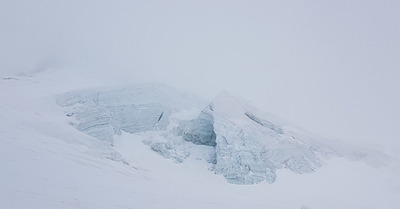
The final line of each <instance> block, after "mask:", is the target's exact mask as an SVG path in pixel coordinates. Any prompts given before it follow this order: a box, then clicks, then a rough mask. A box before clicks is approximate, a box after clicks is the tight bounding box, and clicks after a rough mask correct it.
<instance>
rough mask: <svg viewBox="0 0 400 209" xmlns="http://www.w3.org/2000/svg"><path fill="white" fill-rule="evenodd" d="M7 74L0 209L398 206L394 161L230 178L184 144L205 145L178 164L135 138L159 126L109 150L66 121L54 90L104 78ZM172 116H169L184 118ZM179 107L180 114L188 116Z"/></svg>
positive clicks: (0, 135)
mask: <svg viewBox="0 0 400 209" xmlns="http://www.w3.org/2000/svg"><path fill="white" fill-rule="evenodd" d="M14 78H15V79H2V80H0V92H1V95H2V100H1V103H0V127H1V128H0V171H1V172H0V185H1V187H0V208H8V209H17V208H18V209H19V208H42V209H47V208H49V209H50V208H276V209H281V208H282V209H283V208H285V209H287V208H289V209H290V208H294V209H295V208H296V209H300V208H302V207H307V208H311V209H313V208H327V209H330V208H332V209H333V208H349V209H351V208H367V209H368V208H370V209H373V208H389V209H392V208H393V209H395V208H398V205H400V181H399V179H398V177H397V176H398V175H396V174H398V173H396V172H397V171H398V170H397V169H398V167H393V166H394V165H397V162H395V164H388V165H386V166H380V167H374V166H371V165H370V164H368V165H367V164H366V163H365V162H363V161H349V160H346V159H344V158H340V157H338V158H332V159H331V160H328V161H327V162H326V163H325V165H324V166H322V167H321V168H319V169H317V170H316V171H315V172H312V173H308V174H294V173H292V172H290V171H289V170H286V169H283V170H277V176H278V178H277V179H276V182H275V183H274V184H268V183H267V182H262V183H259V184H256V185H246V186H243V185H234V184H229V183H227V182H226V180H225V179H224V178H223V176H218V175H215V174H214V173H213V172H210V171H209V170H208V168H209V163H208V162H207V161H205V160H204V158H207V156H203V154H204V152H200V151H199V150H198V149H193V150H190V146H200V147H202V148H204V150H205V151H206V152H207V150H209V149H210V147H212V146H205V145H196V144H194V143H192V142H188V141H186V142H187V144H186V143H185V142H183V144H181V146H185V147H186V148H187V149H189V151H190V152H191V155H190V156H188V157H187V158H185V160H184V161H183V163H176V162H174V161H172V160H169V159H165V158H163V157H161V156H160V155H159V154H158V153H156V152H154V151H153V150H152V147H151V146H148V145H146V144H143V143H142V140H145V141H146V140H149V138H154V139H153V140H154V141H160V140H161V141H162V140H165V139H166V137H165V135H163V134H161V135H160V133H161V132H153V131H150V132H145V133H126V132H124V131H121V135H117V136H116V137H114V138H113V144H114V146H113V147H112V146H110V145H109V143H106V142H102V141H100V140H98V139H95V138H93V137H91V136H89V135H87V134H84V133H82V132H80V131H78V130H77V129H75V128H74V127H73V126H71V124H70V123H76V122H77V121H76V120H75V119H74V118H73V117H66V115H65V113H64V112H63V111H64V109H63V108H61V107H59V106H58V105H57V104H56V102H55V99H54V97H55V95H59V94H62V93H64V92H71V91H76V90H77V89H83V88H91V87H96V86H100V84H103V82H99V83H97V81H91V80H90V79H88V77H83V78H81V77H79V76H74V75H68V74H62V73H60V72H45V73H43V74H39V75H34V76H31V77H24V76H19V77H14ZM80 79H81V80H80ZM179 114H181V115H179ZM179 114H178V113H177V114H176V115H175V116H174V117H176V118H185V114H184V113H179ZM187 114H188V115H189V116H187V118H188V119H189V118H194V117H196V115H194V116H193V115H190V114H191V113H189V112H188V113H187ZM214 119H215V118H214ZM216 121H218V119H216ZM169 125H173V124H169ZM169 125H168V126H169ZM175 125H179V124H175ZM167 129H168V127H167ZM215 130H217V131H218V128H217V127H216V129H215ZM283 130H284V127H283ZM157 137H159V139H156V138H157ZM216 140H218V139H216ZM341 150H343V149H341ZM197 151H199V152H197ZM364 154H365V153H364ZM366 154H370V153H366ZM372 156H374V155H372ZM374 159H375V157H374ZM377 160H378V161H381V159H377ZM395 171H396V172H395Z"/></svg>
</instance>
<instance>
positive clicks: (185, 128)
mask: <svg viewBox="0 0 400 209" xmlns="http://www.w3.org/2000/svg"><path fill="white" fill-rule="evenodd" d="M178 133H179V135H181V136H182V138H183V139H184V140H186V141H190V142H192V143H194V144H199V145H207V146H215V145H216V142H215V139H216V135H215V132H214V116H213V114H212V106H211V105H210V106H209V107H208V108H206V109H204V110H203V111H202V112H201V113H200V114H199V116H198V117H197V118H195V119H193V120H191V121H183V122H182V123H181V125H180V126H179V127H178Z"/></svg>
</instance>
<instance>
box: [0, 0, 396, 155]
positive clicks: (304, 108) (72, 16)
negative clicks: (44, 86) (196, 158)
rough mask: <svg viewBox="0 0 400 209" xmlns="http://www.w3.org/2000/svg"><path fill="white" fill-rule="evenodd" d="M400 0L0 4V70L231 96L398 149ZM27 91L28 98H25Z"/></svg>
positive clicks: (307, 124)
mask: <svg viewBox="0 0 400 209" xmlns="http://www.w3.org/2000/svg"><path fill="white" fill-rule="evenodd" d="M399 9H400V3H399V2H398V1H389V0H387V1H373V0H367V1H361V0H359V1H355V0H351V1H344V0H340V1H330V0H329V1H312V0H304V1H225V0H223V1H176V0H174V1H124V0H118V1H117V0H115V1H110V0H96V1H94V0H87V1H78V0H70V1H54V0H37V1H26V0H25V1H19V0H0V73H1V75H17V74H21V73H25V74H29V73H37V72H46V71H57V70H58V71H66V72H71V73H74V74H76V75H80V74H82V75H86V76H90V79H101V80H103V81H104V82H105V84H107V82H108V81H110V82H121V83H127V82H132V83H134V82H161V83H167V84H169V85H171V86H174V87H176V88H178V89H181V90H184V91H189V92H193V93H196V94H198V95H200V96H203V97H206V98H210V99H212V97H214V96H216V95H217V94H218V93H219V92H220V91H222V90H227V91H229V92H230V93H231V94H233V95H237V96H239V97H242V98H244V99H246V100H249V101H251V102H252V103H253V104H254V105H255V106H256V107H258V108H259V109H261V110H263V111H266V112H270V113H272V114H274V115H277V116H279V117H281V118H284V119H286V120H287V121H290V122H293V123H294V124H297V125H299V126H301V127H304V128H306V129H308V130H310V131H312V132H315V133H317V134H320V135H322V136H325V137H328V138H333V139H340V140H342V141H347V142H349V143H353V144H358V145H360V146H368V147H376V148H379V149H383V150H386V151H389V152H393V153H394V152H395V151H396V150H399V149H400V143H399V136H398V131H397V130H398V126H399V125H400V111H399V109H398V107H400V97H399V95H400V82H399V81H400V59H399V58H400V39H399V37H400V15H399ZM27 93H29V92H27Z"/></svg>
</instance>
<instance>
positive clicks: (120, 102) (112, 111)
mask: <svg viewBox="0 0 400 209" xmlns="http://www.w3.org/2000/svg"><path fill="white" fill-rule="evenodd" d="M57 102H58V104H59V105H60V106H62V107H65V108H66V111H67V116H70V117H72V116H73V117H75V118H76V119H77V123H76V124H75V127H76V128H77V129H78V130H80V131H82V132H85V133H87V134H89V135H91V136H93V137H95V138H97V139H100V140H103V141H106V142H109V143H111V144H112V141H113V136H114V135H115V134H120V133H121V131H125V132H129V133H138V132H144V131H156V130H164V129H165V128H166V127H167V126H168V124H169V120H168V118H169V116H170V115H171V113H173V112H176V111H180V110H182V109H185V108H189V107H191V106H193V105H194V104H193V103H195V102H197V101H196V99H195V98H192V96H190V95H187V94H184V93H181V92H179V91H177V90H175V89H173V88H171V87H169V86H167V85H161V84H138V85H133V86H129V87H124V88H117V89H91V90H82V91H75V92H68V93H65V94H62V95H59V96H58V97H57Z"/></svg>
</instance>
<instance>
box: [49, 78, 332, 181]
mask: <svg viewBox="0 0 400 209" xmlns="http://www.w3.org/2000/svg"><path fill="white" fill-rule="evenodd" d="M56 100H57V103H58V105H59V106H61V107H62V108H63V109H64V111H65V113H66V116H67V117H71V118H73V119H74V121H73V122H72V123H71V124H72V125H73V126H74V127H75V128H77V129H78V130H80V131H82V132H84V133H86V134H88V135H90V136H92V137H94V138H97V139H99V140H102V141H104V142H106V143H109V144H111V145H113V140H114V137H115V136H118V135H121V133H122V132H128V133H137V134H142V136H143V138H144V140H143V143H145V144H147V145H149V146H150V148H151V149H152V150H153V151H155V152H158V153H159V154H160V155H161V156H163V157H165V158H169V159H172V160H174V161H175V162H177V163H181V162H184V161H185V160H186V159H187V158H190V157H191V155H193V154H194V153H199V152H201V153H203V154H202V155H203V157H201V158H202V159H203V160H204V161H205V162H206V163H208V168H209V170H211V171H212V172H214V173H215V174H218V175H222V176H223V177H224V178H225V179H226V180H227V181H228V182H229V183H232V184H257V183H260V182H263V181H267V182H268V183H273V182H274V181H275V179H276V171H277V169H283V168H284V169H289V170H291V171H292V172H294V173H310V172H313V171H314V170H316V169H317V168H319V167H320V166H322V164H323V161H324V158H325V157H328V156H332V155H336V156H339V155H340V154H338V153H337V150H336V149H335V146H333V145H334V144H333V143H332V142H330V141H327V140H325V139H318V138H315V137H310V135H308V134H307V133H303V132H301V131H299V130H296V129H294V128H291V127H290V126H288V125H287V124H285V123H283V122H281V121H280V120H279V119H276V118H274V117H272V116H270V115H267V114H265V113H263V112H261V111H259V110H257V108H255V107H253V106H251V105H249V104H248V103H247V102H245V101H244V100H242V99H239V98H236V97H234V96H231V95H230V94H229V93H227V92H222V93H221V94H219V95H218V96H217V97H216V98H214V99H213V100H212V101H209V102H207V101H204V100H202V99H199V98H198V97H196V96H193V95H190V94H185V93H182V92H179V91H178V90H176V89H174V88H171V87H169V86H166V85H159V84H138V85H133V86H129V87H123V88H113V89H107V88H105V89H87V90H81V91H74V92H67V93H64V94H61V95H58V96H57V98H56ZM189 110H192V113H193V114H191V116H190V117H189V116H188V117H183V118H182V117H178V116H177V115H179V114H180V113H181V112H182V111H189Z"/></svg>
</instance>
